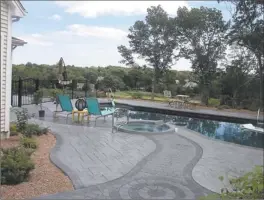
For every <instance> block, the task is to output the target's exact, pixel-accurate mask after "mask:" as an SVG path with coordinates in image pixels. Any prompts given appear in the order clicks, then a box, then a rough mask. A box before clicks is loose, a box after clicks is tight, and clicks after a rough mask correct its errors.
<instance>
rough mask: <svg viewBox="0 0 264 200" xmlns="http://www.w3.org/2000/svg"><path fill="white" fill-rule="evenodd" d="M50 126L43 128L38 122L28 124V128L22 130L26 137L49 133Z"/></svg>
mask: <svg viewBox="0 0 264 200" xmlns="http://www.w3.org/2000/svg"><path fill="white" fill-rule="evenodd" d="M48 131H49V130H48V128H41V127H40V126H39V125H38V124H27V125H26V128H25V129H24V130H23V131H22V132H21V133H22V134H23V135H24V136H25V137H32V136H33V135H36V136H40V135H43V134H47V133H48Z"/></svg>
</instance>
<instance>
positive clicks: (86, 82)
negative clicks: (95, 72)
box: [85, 79, 88, 98]
mask: <svg viewBox="0 0 264 200" xmlns="http://www.w3.org/2000/svg"><path fill="white" fill-rule="evenodd" d="M87 90H88V80H87V79H86V80H85V98H87Z"/></svg>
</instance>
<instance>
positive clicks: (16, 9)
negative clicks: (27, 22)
mask: <svg viewBox="0 0 264 200" xmlns="http://www.w3.org/2000/svg"><path fill="white" fill-rule="evenodd" d="M8 3H9V5H10V6H11V8H12V11H13V12H12V17H19V18H22V17H24V16H26V13H27V11H26V9H25V8H24V7H23V5H22V4H21V3H20V1H17V0H15V1H8Z"/></svg>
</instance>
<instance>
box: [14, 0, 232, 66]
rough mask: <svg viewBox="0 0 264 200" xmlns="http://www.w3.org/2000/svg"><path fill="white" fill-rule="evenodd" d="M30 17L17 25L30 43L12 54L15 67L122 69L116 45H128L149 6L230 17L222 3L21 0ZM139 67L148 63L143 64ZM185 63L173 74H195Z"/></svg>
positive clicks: (172, 12) (20, 35) (171, 12)
mask: <svg viewBox="0 0 264 200" xmlns="http://www.w3.org/2000/svg"><path fill="white" fill-rule="evenodd" d="M22 4H23V6H24V7H25V9H26V10H27V12H28V13H27V14H26V16H25V17H24V18H22V19H20V21H18V22H15V23H13V30H12V34H13V36H14V37H18V38H20V39H23V40H25V41H26V42H27V44H26V45H24V46H23V47H18V48H16V49H15V50H14V52H13V63H14V64H21V63H24V64H25V63H27V62H32V63H37V64H56V63H57V62H58V61H59V59H60V57H63V59H64V61H65V64H66V65H75V66H80V67H90V66H102V67H105V66H108V65H114V66H122V64H120V63H119V61H120V60H121V59H122V58H121V56H120V54H119V53H118V51H117V46H119V45H128V39H127V37H126V36H127V34H128V29H129V27H130V26H132V25H133V24H134V23H135V21H137V20H144V18H145V16H146V10H147V8H148V7H150V6H157V5H159V4H160V5H161V6H162V7H163V9H164V10H166V11H167V13H168V14H169V15H171V16H175V15H176V11H177V8H178V7H182V6H186V7H189V8H192V7H200V6H206V7H211V8H216V9H219V10H221V11H222V13H223V16H224V19H225V20H228V19H229V18H230V7H229V5H228V4H226V3H221V4H219V3H217V1H216V0H215V1H22ZM139 63H140V64H143V63H144V62H142V61H139ZM190 66H191V65H190V63H189V61H188V60H185V59H180V60H179V61H178V62H177V63H176V64H175V65H174V66H172V69H176V70H191V68H190Z"/></svg>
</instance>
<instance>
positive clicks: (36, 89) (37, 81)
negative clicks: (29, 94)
mask: <svg viewBox="0 0 264 200" xmlns="http://www.w3.org/2000/svg"><path fill="white" fill-rule="evenodd" d="M38 90H39V79H35V92H36V91H38Z"/></svg>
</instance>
